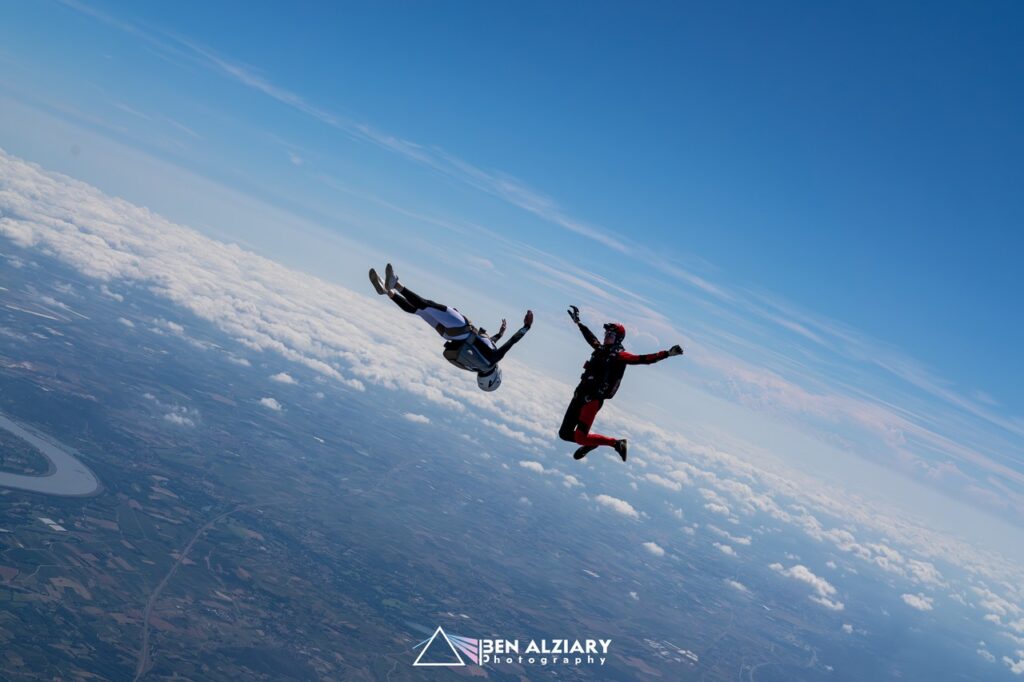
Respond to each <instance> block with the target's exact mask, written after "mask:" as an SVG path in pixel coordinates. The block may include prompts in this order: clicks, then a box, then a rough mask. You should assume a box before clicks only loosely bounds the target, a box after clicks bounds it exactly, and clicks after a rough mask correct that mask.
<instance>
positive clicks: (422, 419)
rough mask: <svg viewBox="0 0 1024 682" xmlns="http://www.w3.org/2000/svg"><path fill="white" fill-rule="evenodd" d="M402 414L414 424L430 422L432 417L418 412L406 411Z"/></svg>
mask: <svg viewBox="0 0 1024 682" xmlns="http://www.w3.org/2000/svg"><path fill="white" fill-rule="evenodd" d="M402 416H403V417H405V418H406V419H407V420H408V421H411V422H412V423H413V424H429V423H430V417H427V416H424V415H422V414H416V413H415V412H406V413H405V414H403V415H402Z"/></svg>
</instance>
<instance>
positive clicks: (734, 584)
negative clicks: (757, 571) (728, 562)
mask: <svg viewBox="0 0 1024 682" xmlns="http://www.w3.org/2000/svg"><path fill="white" fill-rule="evenodd" d="M725 584H726V585H728V586H729V587H731V588H732V589H734V590H737V591H739V592H743V593H744V594H747V593H749V592H750V588H748V587H747V586H746V585H744V584H743V583H741V582H739V581H738V580H732V579H728V578H727V579H726V580H725Z"/></svg>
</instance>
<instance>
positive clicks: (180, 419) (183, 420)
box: [164, 412, 196, 426]
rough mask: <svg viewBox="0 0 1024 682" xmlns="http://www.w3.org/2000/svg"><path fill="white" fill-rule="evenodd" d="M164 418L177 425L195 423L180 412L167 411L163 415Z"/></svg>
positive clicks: (191, 424) (193, 424)
mask: <svg viewBox="0 0 1024 682" xmlns="http://www.w3.org/2000/svg"><path fill="white" fill-rule="evenodd" d="M164 420H165V421H169V422H170V423H172V424H176V425H178V426H195V425H196V423H195V422H194V421H192V419H190V418H189V417H187V416H186V415H184V414H182V413H180V412H169V413H167V414H165V415H164Z"/></svg>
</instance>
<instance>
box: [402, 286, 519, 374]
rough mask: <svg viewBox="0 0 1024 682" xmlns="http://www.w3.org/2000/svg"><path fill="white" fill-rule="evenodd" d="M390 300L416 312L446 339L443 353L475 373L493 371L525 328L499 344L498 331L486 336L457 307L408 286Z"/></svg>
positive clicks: (454, 362)
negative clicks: (417, 292) (412, 289)
mask: <svg viewBox="0 0 1024 682" xmlns="http://www.w3.org/2000/svg"><path fill="white" fill-rule="evenodd" d="M391 300H393V301H394V302H395V304H396V305H398V307H399V308H401V309H402V310H404V311H405V312H407V313H412V314H413V315H418V316H419V317H420V318H422V319H423V320H424V321H425V322H426V323H427V324H429V325H430V326H431V327H432V328H433V329H434V331H436V332H437V333H438V334H440V335H441V337H442V338H443V339H444V340H445V344H444V348H445V350H444V356H445V358H446V359H447V360H448V361H449V362H451V363H452V364H454V365H456V366H458V367H461V368H462V369H466V370H469V371H471V372H477V373H478V374H487V373H489V372H491V371H493V370H494V368H495V366H496V365H497V364H498V362H500V361H501V359H502V358H504V357H505V354H506V353H508V351H509V350H510V349H511V348H512V346H514V345H515V344H516V343H517V342H518V341H519V340H520V339H522V338H523V336H525V335H526V332H527V330H528V328H527V327H523V328H521V329H520V330H519V331H517V332H516V333H515V334H513V335H512V336H511V337H509V339H508V341H506V342H505V343H503V344H502V345H501V346H500V347H499V346H497V345H495V343H494V342H495V341H497V340H498V339H500V338H501V332H498V333H497V334H495V335H494V336H488V335H487V333H486V332H484V331H483V330H481V329H477V328H476V327H474V326H473V323H472V322H470V321H469V320H468V319H466V316H465V315H463V314H462V313H460V312H459V311H458V310H457V309H455V308H452V307H449V306H446V305H443V304H441V303H437V302H435V301H431V300H430V299H427V298H423V297H421V296H419V295H418V294H416V293H415V292H413V291H410V290H409V287H402V289H401V290H400V291H395V292H394V294H393V296H392V297H391Z"/></svg>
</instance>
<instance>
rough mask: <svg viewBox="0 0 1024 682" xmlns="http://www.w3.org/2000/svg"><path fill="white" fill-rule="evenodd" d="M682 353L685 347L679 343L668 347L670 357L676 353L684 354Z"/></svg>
mask: <svg viewBox="0 0 1024 682" xmlns="http://www.w3.org/2000/svg"><path fill="white" fill-rule="evenodd" d="M682 354H683V347H682V346H680V345H679V344H678V343H677V344H676V345H674V346H672V347H671V348H669V349H668V356H669V357H672V356H674V355H682Z"/></svg>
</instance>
